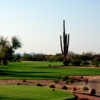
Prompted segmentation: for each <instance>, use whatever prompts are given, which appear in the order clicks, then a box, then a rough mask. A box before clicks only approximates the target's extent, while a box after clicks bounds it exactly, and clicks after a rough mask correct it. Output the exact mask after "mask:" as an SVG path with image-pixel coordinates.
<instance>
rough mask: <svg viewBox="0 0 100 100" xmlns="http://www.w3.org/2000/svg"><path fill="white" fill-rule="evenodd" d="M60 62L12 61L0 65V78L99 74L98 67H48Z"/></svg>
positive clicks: (51, 77)
mask: <svg viewBox="0 0 100 100" xmlns="http://www.w3.org/2000/svg"><path fill="white" fill-rule="evenodd" d="M48 65H49V66H50V65H53V66H57V65H62V63H61V62H29V61H26V62H14V63H9V64H8V66H2V65H0V79H57V78H63V77H64V76H67V75H100V68H78V67H73V68H72V67H66V68H49V67H48Z"/></svg>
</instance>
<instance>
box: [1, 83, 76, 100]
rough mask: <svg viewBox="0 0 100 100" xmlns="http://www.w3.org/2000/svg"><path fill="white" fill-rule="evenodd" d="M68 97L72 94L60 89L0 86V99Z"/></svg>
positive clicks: (35, 99)
mask: <svg viewBox="0 0 100 100" xmlns="http://www.w3.org/2000/svg"><path fill="white" fill-rule="evenodd" d="M69 98H74V95H73V94H72V93H68V92H64V91H61V90H55V91H52V89H50V88H45V87H37V86H25V85H19V86H18V85H6V86H4V85H3V86H2V85H1V86H0V100H65V99H66V100H67V99H69Z"/></svg>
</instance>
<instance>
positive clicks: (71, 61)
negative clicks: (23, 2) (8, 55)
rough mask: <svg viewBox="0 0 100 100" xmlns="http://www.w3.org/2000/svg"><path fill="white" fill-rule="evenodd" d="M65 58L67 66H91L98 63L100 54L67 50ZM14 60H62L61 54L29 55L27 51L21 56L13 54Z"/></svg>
mask: <svg viewBox="0 0 100 100" xmlns="http://www.w3.org/2000/svg"><path fill="white" fill-rule="evenodd" d="M66 57H67V58H66V59H67V66H91V65H96V66H99V64H100V54H94V53H91V52H88V53H82V54H76V53H73V52H69V53H68V55H67V56H66ZM13 58H14V61H51V62H53V61H61V62H63V55H62V54H60V53H59V54H56V55H46V54H36V55H31V54H29V53H24V55H23V56H21V55H20V54H16V55H14V57H13Z"/></svg>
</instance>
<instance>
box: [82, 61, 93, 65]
mask: <svg viewBox="0 0 100 100" xmlns="http://www.w3.org/2000/svg"><path fill="white" fill-rule="evenodd" d="M90 64H91V63H90V61H82V63H81V65H82V66H87V65H90Z"/></svg>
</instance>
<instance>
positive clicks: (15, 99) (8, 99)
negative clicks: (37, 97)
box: [0, 96, 33, 100]
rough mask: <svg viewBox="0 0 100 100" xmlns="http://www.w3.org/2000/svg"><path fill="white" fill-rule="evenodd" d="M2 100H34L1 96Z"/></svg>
mask: <svg viewBox="0 0 100 100" xmlns="http://www.w3.org/2000/svg"><path fill="white" fill-rule="evenodd" d="M0 100H33V99H26V98H13V97H12V98H11V97H6V96H0Z"/></svg>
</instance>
